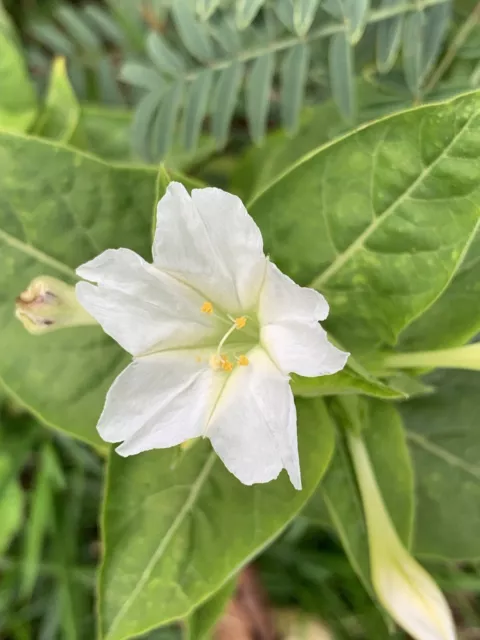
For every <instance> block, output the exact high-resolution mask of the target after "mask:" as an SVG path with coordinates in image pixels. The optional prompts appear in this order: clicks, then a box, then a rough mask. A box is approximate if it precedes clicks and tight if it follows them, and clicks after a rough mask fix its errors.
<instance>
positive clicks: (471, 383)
mask: <svg viewBox="0 0 480 640" xmlns="http://www.w3.org/2000/svg"><path fill="white" fill-rule="evenodd" d="M427 380H428V382H429V383H430V384H433V385H434V386H435V388H436V391H437V393H435V394H433V395H430V396H427V397H423V398H416V399H414V400H411V401H409V402H406V403H404V404H403V405H402V406H401V409H402V415H403V419H404V422H405V426H406V428H407V438H408V443H409V446H410V450H411V453H412V458H413V461H414V466H415V477H416V482H415V484H416V493H417V517H416V526H415V544H414V550H415V552H416V553H418V554H419V555H421V556H434V557H438V558H445V559H448V560H460V559H478V558H480V538H479V536H478V531H479V528H480V464H479V460H480V431H479V429H478V388H479V387H478V385H479V382H480V374H479V373H474V372H472V371H455V372H454V371H439V372H436V373H435V374H433V375H431V376H429V377H428V378H427Z"/></svg>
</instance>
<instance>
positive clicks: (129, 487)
mask: <svg viewBox="0 0 480 640" xmlns="http://www.w3.org/2000/svg"><path fill="white" fill-rule="evenodd" d="M297 409H298V417H299V429H298V431H299V445H300V460H301V467H302V480H303V489H302V491H295V490H294V489H293V487H292V486H291V485H290V482H289V480H288V478H287V476H286V474H284V473H283V474H282V476H281V477H280V478H279V479H278V480H276V481H273V482H270V483H268V484H262V485H255V486H253V487H246V486H244V485H242V484H241V483H240V482H239V481H238V480H237V479H236V478H235V477H234V476H232V475H231V474H230V473H229V472H228V471H227V470H226V468H225V467H224V465H223V463H222V462H221V461H220V460H219V459H218V458H217V457H216V455H215V453H213V452H212V450H211V448H210V445H209V443H208V441H205V440H200V441H197V442H195V443H194V445H193V446H191V447H190V448H188V449H187V450H186V451H184V452H182V453H181V454H179V451H178V449H166V450H159V451H153V452H149V453H145V454H143V455H142V456H132V457H131V458H121V457H120V456H118V455H117V454H115V453H112V455H111V458H110V464H109V471H108V479H107V489H106V497H105V511H104V516H103V536H104V562H103V567H102V572H101V578H100V586H99V594H100V613H101V628H102V633H103V635H104V638H105V640H121V639H124V638H129V637H131V636H133V635H137V634H140V633H144V632H146V631H147V630H149V629H151V628H154V627H156V626H158V625H161V624H165V623H167V622H169V621H171V620H174V619H177V618H182V617H185V616H188V615H190V613H191V612H192V611H193V610H194V609H195V608H197V607H198V606H199V605H200V604H201V603H202V602H203V601H205V600H207V599H208V598H209V597H210V596H211V595H212V594H213V593H215V592H216V591H218V590H219V589H220V588H221V587H222V585H224V584H225V583H226V582H227V581H228V580H229V579H230V578H231V577H232V576H233V575H234V574H236V573H237V572H238V571H239V569H240V568H241V567H242V566H243V565H244V564H245V563H246V562H248V560H250V559H251V558H252V557H253V556H254V555H255V554H257V553H258V552H259V551H260V550H261V549H262V548H263V547H264V546H265V545H267V544H268V543H269V542H270V541H271V540H272V539H273V538H274V537H276V536H277V535H278V534H279V533H280V532H281V531H282V529H283V528H284V527H285V526H286V525H287V523H288V522H289V521H290V520H291V519H292V518H293V517H294V516H295V515H296V513H298V511H299V510H300V509H301V508H302V507H303V505H304V504H305V502H306V501H307V500H308V498H309V497H310V495H311V494H312V492H313V490H314V489H315V487H316V486H317V484H318V482H319V480H320V478H321V477H322V475H323V473H324V471H325V469H326V466H327V464H328V462H329V460H330V457H331V454H332V446H333V432H332V428H331V425H330V420H329V417H328V414H327V413H326V411H325V408H324V405H323V403H322V401H321V400H315V401H313V400H299V401H297ZM119 505H121V508H120V509H119Z"/></svg>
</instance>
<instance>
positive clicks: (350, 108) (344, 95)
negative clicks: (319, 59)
mask: <svg viewBox="0 0 480 640" xmlns="http://www.w3.org/2000/svg"><path fill="white" fill-rule="evenodd" d="M328 62H329V69H330V88H331V91H332V96H333V99H334V100H335V102H336V103H337V105H338V108H339V109H340V113H341V114H342V115H343V117H344V118H345V119H346V120H348V121H349V122H352V121H353V119H354V118H355V112H356V106H355V78H354V67H353V65H354V62H353V49H352V46H351V44H350V42H349V40H348V38H347V35H346V34H345V33H344V32H342V33H335V34H334V35H333V36H332V37H331V38H330V47H329V52H328Z"/></svg>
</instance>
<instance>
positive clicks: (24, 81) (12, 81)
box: [0, 6, 37, 131]
mask: <svg viewBox="0 0 480 640" xmlns="http://www.w3.org/2000/svg"><path fill="white" fill-rule="evenodd" d="M0 87H1V90H0V128H2V129H11V130H13V131H26V130H27V129H28V128H29V127H30V126H31V124H32V123H33V120H34V119H35V116H36V111H37V97H36V95H35V90H34V88H33V85H32V83H31V81H30V78H29V77H28V72H27V66H26V64H25V60H24V59H23V55H22V52H21V49H20V43H19V42H18V40H17V37H16V34H15V32H14V28H13V25H12V24H11V21H10V19H9V17H8V14H7V13H6V11H5V10H4V8H3V6H0Z"/></svg>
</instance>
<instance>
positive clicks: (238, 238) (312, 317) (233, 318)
mask: <svg viewBox="0 0 480 640" xmlns="http://www.w3.org/2000/svg"><path fill="white" fill-rule="evenodd" d="M132 215H134V213H132ZM77 273H78V275H79V276H80V277H82V278H85V279H86V280H90V281H91V282H95V283H96V284H97V286H95V285H93V284H89V283H87V282H80V283H79V284H78V285H77V296H78V299H79V301H80V303H81V304H82V305H83V306H84V307H85V309H87V311H88V312H89V313H90V314H91V315H92V316H94V317H95V318H96V319H97V320H98V322H99V323H100V324H101V325H102V327H103V329H104V330H105V331H106V333H108V334H109V335H110V336H112V337H113V338H114V339H115V340H116V341H117V342H118V343H119V344H120V345H121V346H122V347H123V348H124V349H126V350H127V351H129V352H130V353H131V354H132V355H133V356H134V360H133V362H132V364H130V365H129V366H128V367H127V368H126V369H125V371H123V373H121V374H120V375H119V377H118V378H117V379H116V380H115V382H114V383H113V385H112V387H111V389H110V390H109V392H108V395H107V399H106V404H105V408H104V410H103V413H102V415H101V418H100V421H99V424H98V430H99V433H100V435H101V437H102V438H103V439H104V440H106V441H107V442H120V441H123V444H122V445H121V446H120V447H118V449H117V451H118V453H119V454H120V455H123V456H128V455H133V454H136V453H140V452H141V451H147V450H149V449H157V448H164V447H171V446H173V445H177V444H180V443H182V442H184V441H186V440H189V439H191V438H196V437H198V436H206V437H208V438H209V439H210V440H211V443H212V445H213V448H214V449H215V451H216V452H217V454H218V455H219V456H220V458H221V459H222V460H223V462H224V463H225V465H226V467H227V468H228V469H229V470H230V471H231V472H232V473H233V474H235V475H236V476H237V478H239V480H241V481H242V482H243V483H244V484H253V483H255V482H268V481H269V480H272V479H273V478H276V477H277V476H278V474H279V473H280V471H281V470H282V469H283V468H285V469H286V470H287V472H288V474H289V476H290V479H291V481H292V483H293V485H294V486H295V487H296V488H297V489H300V488H301V479H300V466H299V460H298V448H297V419H296V411H295V404H294V400H293V394H292V391H291V389H290V385H289V378H288V374H289V373H290V372H293V371H294V372H297V373H299V374H300V375H303V376H320V375H325V374H331V373H335V372H336V371H339V370H340V369H342V368H343V366H344V365H345V362H346V359H347V357H348V354H346V353H343V352H342V351H339V350H338V349H337V348H336V347H334V346H332V345H331V344H330V343H329V342H328V341H327V336H326V333H325V331H324V330H323V329H322V328H321V326H320V325H319V323H318V321H319V320H323V319H325V318H326V316H327V314H328V305H327V303H326V301H325V299H324V298H323V296H322V295H321V294H320V293H318V292H317V291H313V290H312V289H305V288H301V287H299V286H298V285H296V284H295V283H294V282H293V281H292V280H290V278H288V277H287V276H285V275H284V274H282V273H281V272H280V271H279V269H278V268H277V267H276V266H275V265H274V264H273V263H271V262H270V261H269V260H268V258H266V257H265V255H264V253H263V242H262V236H261V233H260V230H259V229H258V227H257V225H256V224H255V222H254V221H253V219H252V218H251V217H250V216H249V214H248V213H247V211H246V209H245V207H244V206H243V204H242V202H241V200H239V198H237V197H236V196H233V195H231V194H229V193H225V192H224V191H221V190H220V189H213V188H208V189H194V190H193V191H192V196H191V197H190V196H189V194H188V193H187V191H186V190H185V188H184V187H183V186H182V185H181V184H179V183H171V184H170V185H169V186H168V189H167V193H166V194H165V196H164V197H163V198H162V200H161V201H160V202H159V204H158V210H157V229H156V234H155V240H154V243H153V265H152V264H148V263H147V262H145V260H143V259H142V258H141V257H140V256H138V255H137V254H136V253H133V252H132V251H130V250H128V249H117V250H110V249H109V250H107V251H105V252H104V253H102V254H101V255H100V256H98V257H97V258H95V259H94V260H92V261H91V262H88V263H86V264H84V265H83V266H81V267H79V268H78V269H77ZM319 428H321V425H319Z"/></svg>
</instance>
